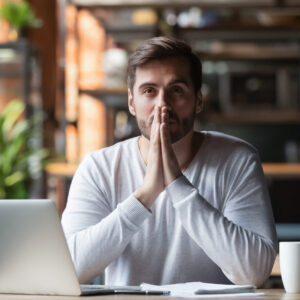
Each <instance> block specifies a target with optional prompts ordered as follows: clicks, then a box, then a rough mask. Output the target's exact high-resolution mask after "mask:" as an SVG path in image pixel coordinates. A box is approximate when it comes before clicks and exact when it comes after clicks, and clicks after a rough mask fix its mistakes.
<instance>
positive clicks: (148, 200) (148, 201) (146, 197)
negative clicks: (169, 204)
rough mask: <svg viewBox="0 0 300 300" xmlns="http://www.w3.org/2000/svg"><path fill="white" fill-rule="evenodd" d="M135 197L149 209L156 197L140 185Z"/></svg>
mask: <svg viewBox="0 0 300 300" xmlns="http://www.w3.org/2000/svg"><path fill="white" fill-rule="evenodd" d="M133 195H134V197H135V198H136V199H137V200H139V201H140V202H141V203H142V204H143V205H144V206H145V207H146V208H147V209H148V210H150V207H151V206H152V204H153V202H154V201H155V198H156V197H154V195H153V193H151V192H149V191H147V190H146V189H145V188H143V187H140V188H138V189H137V190H136V191H135V192H134V194H133Z"/></svg>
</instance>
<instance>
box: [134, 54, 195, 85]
mask: <svg viewBox="0 0 300 300" xmlns="http://www.w3.org/2000/svg"><path fill="white" fill-rule="evenodd" d="M177 78H184V79H185V80H186V81H188V82H189V81H191V75H190V66H189V62H188V60H187V59H186V58H181V57H179V58H178V57H177V58H168V59H162V60H151V61H149V62H147V63H146V64H143V65H142V66H139V67H138V68H137V69H136V74H135V85H136V86H138V85H139V84H142V83H144V82H147V81H149V82H159V83H162V80H163V82H167V81H170V80H174V79H177Z"/></svg>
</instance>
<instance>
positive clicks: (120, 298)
mask: <svg viewBox="0 0 300 300" xmlns="http://www.w3.org/2000/svg"><path fill="white" fill-rule="evenodd" d="M257 292H263V293H265V295H264V296H260V297H231V298H227V297H226V298H225V299H226V300H271V299H272V300H300V294H286V293H285V292H284V290H280V289H272V290H257ZM13 299H15V300H30V299H32V300H40V299H45V300H46V299H47V300H60V299H66V300H75V299H76V300H87V299H89V300H132V299H134V300H162V299H164V300H171V299H187V298H173V297H166V296H140V295H108V296H85V297H69V296H68V297H63V296H32V295H4V294H2V295H0V300H13ZM199 299H210V300H213V299H215V300H221V299H224V298H222V297H215V298H199Z"/></svg>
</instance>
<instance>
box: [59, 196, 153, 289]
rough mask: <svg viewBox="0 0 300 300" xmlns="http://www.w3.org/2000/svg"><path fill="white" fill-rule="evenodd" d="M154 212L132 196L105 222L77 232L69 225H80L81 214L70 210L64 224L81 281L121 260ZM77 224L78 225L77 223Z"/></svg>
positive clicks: (86, 281) (64, 217)
mask: <svg viewBox="0 0 300 300" xmlns="http://www.w3.org/2000/svg"><path fill="white" fill-rule="evenodd" d="M149 215H150V213H149V212H148V211H147V210H146V209H145V208H144V207H143V205H142V204H141V203H139V202H138V201H137V200H136V199H135V198H134V197H132V196H131V197H129V198H128V199H126V200H125V201H124V202H122V203H121V204H119V205H118V207H117V208H116V209H115V210H114V211H113V212H111V213H110V214H108V215H107V216H106V217H105V218H103V219H102V220H101V221H99V222H97V223H96V224H94V225H92V224H91V225H90V226H87V225H86V221H83V223H85V225H84V226H85V227H86V228H82V229H81V230H78V231H76V232H72V233H71V232H68V224H69V223H71V224H73V225H74V223H77V224H76V227H77V228H79V227H82V226H80V225H79V224H78V222H79V218H78V213H76V212H75V211H72V210H71V209H70V211H68V210H66V212H65V213H64V216H63V226H64V229H65V232H66V237H67V242H68V246H69V249H70V253H71V256H72V259H73V262H74V266H75V269H76V272H77V275H78V277H79V281H80V283H88V282H90V281H91V280H92V279H93V278H94V277H96V276H97V275H99V274H101V273H102V272H103V271H104V269H105V268H106V266H107V265H109V264H110V263H111V262H112V261H114V260H115V259H117V258H118V257H119V256H120V254H121V253H122V252H123V250H124V248H125V247H126V246H127V244H128V242H129V241H130V240H131V237H132V236H133V235H134V234H135V233H136V232H137V231H138V230H139V229H140V228H141V224H142V223H143V221H144V220H145V219H146V218H147V217H149ZM73 227H74V226H73Z"/></svg>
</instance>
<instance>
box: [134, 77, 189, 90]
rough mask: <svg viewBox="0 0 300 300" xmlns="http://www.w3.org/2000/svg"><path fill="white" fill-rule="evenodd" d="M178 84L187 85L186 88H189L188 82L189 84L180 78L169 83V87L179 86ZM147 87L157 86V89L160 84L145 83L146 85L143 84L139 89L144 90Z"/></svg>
mask: <svg viewBox="0 0 300 300" xmlns="http://www.w3.org/2000/svg"><path fill="white" fill-rule="evenodd" d="M178 83H181V84H184V85H186V86H189V84H188V82H187V81H186V80H185V79H180V78H179V79H175V80H173V81H171V82H169V83H168V86H171V85H174V84H178ZM146 86H155V87H157V86H158V84H157V83H155V82H144V83H142V84H141V85H140V86H139V87H138V89H139V90H140V89H142V88H144V87H146Z"/></svg>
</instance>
